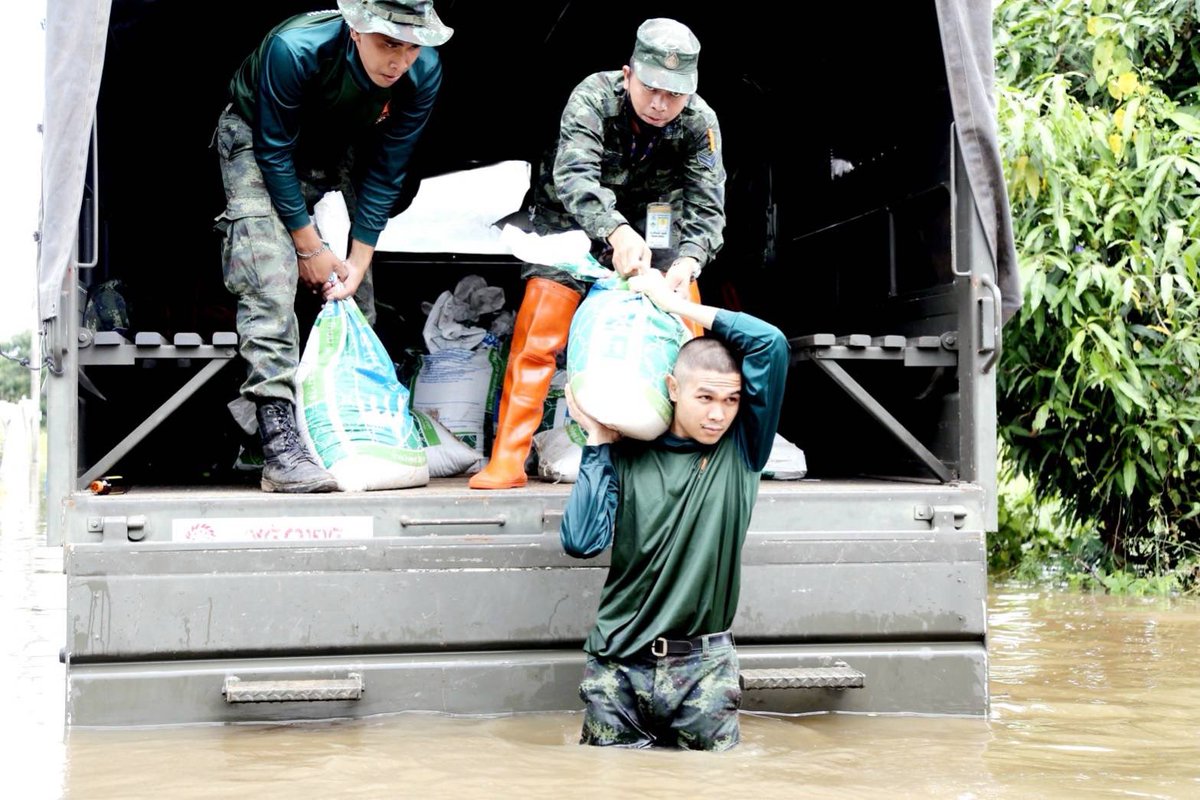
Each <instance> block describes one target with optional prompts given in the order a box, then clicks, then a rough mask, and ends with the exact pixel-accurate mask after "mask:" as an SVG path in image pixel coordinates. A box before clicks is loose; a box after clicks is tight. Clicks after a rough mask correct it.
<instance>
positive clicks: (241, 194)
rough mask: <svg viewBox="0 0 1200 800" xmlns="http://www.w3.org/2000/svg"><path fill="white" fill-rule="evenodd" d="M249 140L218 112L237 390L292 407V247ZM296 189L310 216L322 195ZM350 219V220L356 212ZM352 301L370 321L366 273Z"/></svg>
mask: <svg viewBox="0 0 1200 800" xmlns="http://www.w3.org/2000/svg"><path fill="white" fill-rule="evenodd" d="M253 136H254V135H253V132H252V130H251V128H250V125H249V124H247V122H246V121H245V120H243V119H242V118H241V117H240V116H238V115H237V114H235V113H234V112H233V111H231V110H229V109H226V110H225V112H224V113H223V114H221V117H220V119H219V120H218V122H217V131H216V137H215V143H216V147H217V154H218V155H219V156H220V160H221V180H222V181H223V182H224V184H225V211H224V212H222V213H221V214H220V216H218V217H217V220H216V223H217V224H216V227H217V229H218V230H219V231H221V232H222V234H223V235H224V242H223V245H222V251H221V261H222V265H223V268H224V274H225V275H224V276H225V288H226V289H228V290H229V291H230V292H231V293H232V294H233V295H234V296H235V297H237V332H238V339H239V344H238V349H239V352H240V354H241V356H242V358H243V359H244V360H245V361H246V365H247V373H248V374H247V378H246V382H245V383H243V384H242V388H241V393H242V396H244V397H249V398H251V399H262V400H266V399H277V400H287V401H289V402H292V403H294V402H295V399H296V389H295V377H296V367H297V365H298V364H299V362H300V333H299V325H298V323H297V321H296V308H295V304H296V283H297V281H298V280H299V271H298V265H297V262H296V250H295V245H294V243H293V242H292V237H291V234H290V233H289V232H288V230H287V228H286V227H285V226H284V224H283V220H281V219H280V218H279V214H278V213H277V212H276V211H275V207H274V206H273V205H272V203H271V195H270V194H269V193H268V192H267V185H266V183H265V182H264V180H263V176H262V172H261V171H260V170H259V168H258V162H256V161H255V160H254V138H253ZM301 189H302V191H303V192H304V196H305V199H306V201H310V203H309V206H310V207H309V210H310V211H311V208H312V206H313V205H315V204H316V201H317V200H319V199H320V196H321V194H323V192H322V191H320V190H319V189H317V188H316V187H315V186H313V185H312V184H311V183H307V182H305V181H303V180H302V181H301ZM344 194H345V196H346V197H347V204H349V203H350V202H352V200H351V198H352V196H353V195H352V193H351V192H349V191H347V192H345V193H344ZM350 214H351V217H352V218H353V214H354V212H353V209H350ZM354 299H355V301H356V302H357V303H358V305H359V307H360V308H361V309H362V310H363V313H364V314H365V315H366V317H367V320H368V321H370V322H371V323H374V321H375V296H374V286H373V281H372V275H371V270H370V269H368V270H367V274H366V275H365V276H364V277H363V281H362V284H361V285H360V286H359V288H358V292H357V293H356V294H355V296H354Z"/></svg>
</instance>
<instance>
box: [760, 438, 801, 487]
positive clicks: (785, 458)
mask: <svg viewBox="0 0 1200 800" xmlns="http://www.w3.org/2000/svg"><path fill="white" fill-rule="evenodd" d="M807 474H808V461H807V459H805V458H804V451H803V450H801V449H800V448H799V447H796V445H794V444H792V443H791V442H789V441H788V440H787V439H785V438H783V437H782V436H780V435H779V434H778V433H777V434H775V441H774V442H772V443H771V457H770V458H768V459H767V466H765V467H763V473H762V476H763V477H764V478H766V479H768V480H775V481H798V480H800V479H801V478H803V477H804V476H805V475H807Z"/></svg>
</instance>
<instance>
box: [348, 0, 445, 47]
mask: <svg viewBox="0 0 1200 800" xmlns="http://www.w3.org/2000/svg"><path fill="white" fill-rule="evenodd" d="M338 10H339V11H341V12H342V16H343V17H344V18H345V20H346V23H347V24H349V26H350V27H351V28H353V29H354V30H356V31H358V32H359V33H382V34H383V35H384V36H388V37H391V38H392V39H399V40H400V41H402V42H411V43H413V44H419V45H427V46H429V47H437V46H438V45H439V44H445V43H446V40H448V39H449V38H450V36H451V35H452V34H453V33H454V29H453V28H448V27H446V26H445V25H443V24H442V20H441V19H440V18H439V17H438V15H437V12H436V11H434V10H433V2H432V0H338Z"/></svg>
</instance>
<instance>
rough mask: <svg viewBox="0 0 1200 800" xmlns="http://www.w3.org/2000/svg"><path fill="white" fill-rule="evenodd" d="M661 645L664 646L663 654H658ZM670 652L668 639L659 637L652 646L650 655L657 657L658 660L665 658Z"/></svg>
mask: <svg viewBox="0 0 1200 800" xmlns="http://www.w3.org/2000/svg"><path fill="white" fill-rule="evenodd" d="M659 644H662V652H661V653H660V652H658V646H659ZM669 651H670V645H668V644H667V638H666V637H665V636H660V637H658V638H657V639H655V640H654V641H653V642H652V643H651V645H650V655H652V656H655V657H657V658H665V657H666V655H667V653H668V652H669Z"/></svg>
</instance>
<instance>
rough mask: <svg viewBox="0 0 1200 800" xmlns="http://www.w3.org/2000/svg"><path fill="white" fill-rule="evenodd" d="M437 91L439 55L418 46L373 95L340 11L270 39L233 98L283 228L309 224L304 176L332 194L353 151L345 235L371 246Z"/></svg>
mask: <svg viewBox="0 0 1200 800" xmlns="http://www.w3.org/2000/svg"><path fill="white" fill-rule="evenodd" d="M441 82H442V67H441V62H440V61H439V60H438V55H437V51H436V50H435V49H433V48H432V47H423V48H421V53H420V55H419V56H418V57H417V59H416V61H414V62H413V64H412V66H410V67H409V69H408V72H407V73H405V75H404V76H403V77H402V78H401V79H400V80H398V81H396V83H395V85H394V86H391V87H380V86H376V85H375V84H374V83H373V82H372V81H371V79H370V78H369V77H368V76H367V73H366V71H365V70H364V69H363V66H362V61H361V60H360V59H359V57H358V49H357V47H356V46H355V44H354V42H353V40H351V38H350V28H349V27H348V26H347V25H346V23H345V22H344V21H343V20H342V15H341V14H339V13H338V12H336V11H332V12H313V13H310V14H302V15H300V16H297V17H292V18H290V19H288V20H285V21H284V22H283V23H281V24H280V25H278V26H277V27H275V28H274V29H273V30H272V31H271V32H270V33H268V34H267V36H266V38H265V39H263V41H262V43H261V44H260V45H259V47H258V48H257V49H256V50H255V51H254V52H253V53H251V54H250V55H249V56H248V57H247V58H246V60H245V61H244V62H242V65H241V67H240V68H239V69H238V71H237V74H236V75H234V77H233V80H232V81H231V82H230V84H229V92H230V96H231V99H232V102H233V108H234V110H235V111H236V112H237V114H238V115H239V116H240V117H242V119H244V120H246V122H248V123H249V124H250V127H251V128H252V129H253V131H254V158H255V160H256V161H257V162H258V166H259V169H260V170H261V171H262V174H263V180H264V182H265V183H266V185H267V192H268V193H269V194H270V195H271V202H272V204H273V205H274V206H275V210H276V211H278V212H279V216H280V218H281V219H282V220H283V223H284V225H286V226H287V227H288V229H289V230H297V229H299V228H303V227H304V226H305V225H307V224H308V223H309V221H310V217H309V214H308V207H307V205H306V202H305V197H304V194H303V191H302V189H301V186H300V176H301V175H303V176H304V177H305V178H306V179H308V180H310V181H312V182H313V183H314V184H316V185H318V186H319V187H320V188H323V189H333V188H338V187H339V184H340V183H341V181H342V175H341V172H342V171H343V170H346V169H347V167H348V163H347V162H348V160H347V154H348V152H349V151H350V149H351V148H354V164H353V167H352V186H353V189H354V193H355V200H356V203H355V205H356V208H355V215H354V219H353V220H352V221H351V228H350V235H351V236H352V237H353V238H355V239H357V240H358V241H361V242H363V243H364V244H369V245H372V246H374V245H375V243H376V242H377V241H378V240H379V234H380V232H382V231H383V229H384V227H385V226H386V225H387V221H388V217H389V216H390V214H391V210H392V207H393V205H394V204H395V203H396V201H397V199H398V198H399V196H400V191H401V188H402V187H403V184H404V179H405V175H406V172H407V169H408V161H409V158H410V156H411V155H412V151H413V148H414V147H415V146H416V143H417V139H418V138H419V137H420V135H421V131H422V130H423V129H424V127H425V123H426V121H427V120H428V119H429V115H430V113H431V111H432V110H433V103H434V100H435V98H436V97H437V93H438V89H439V88H440V86H441Z"/></svg>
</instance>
